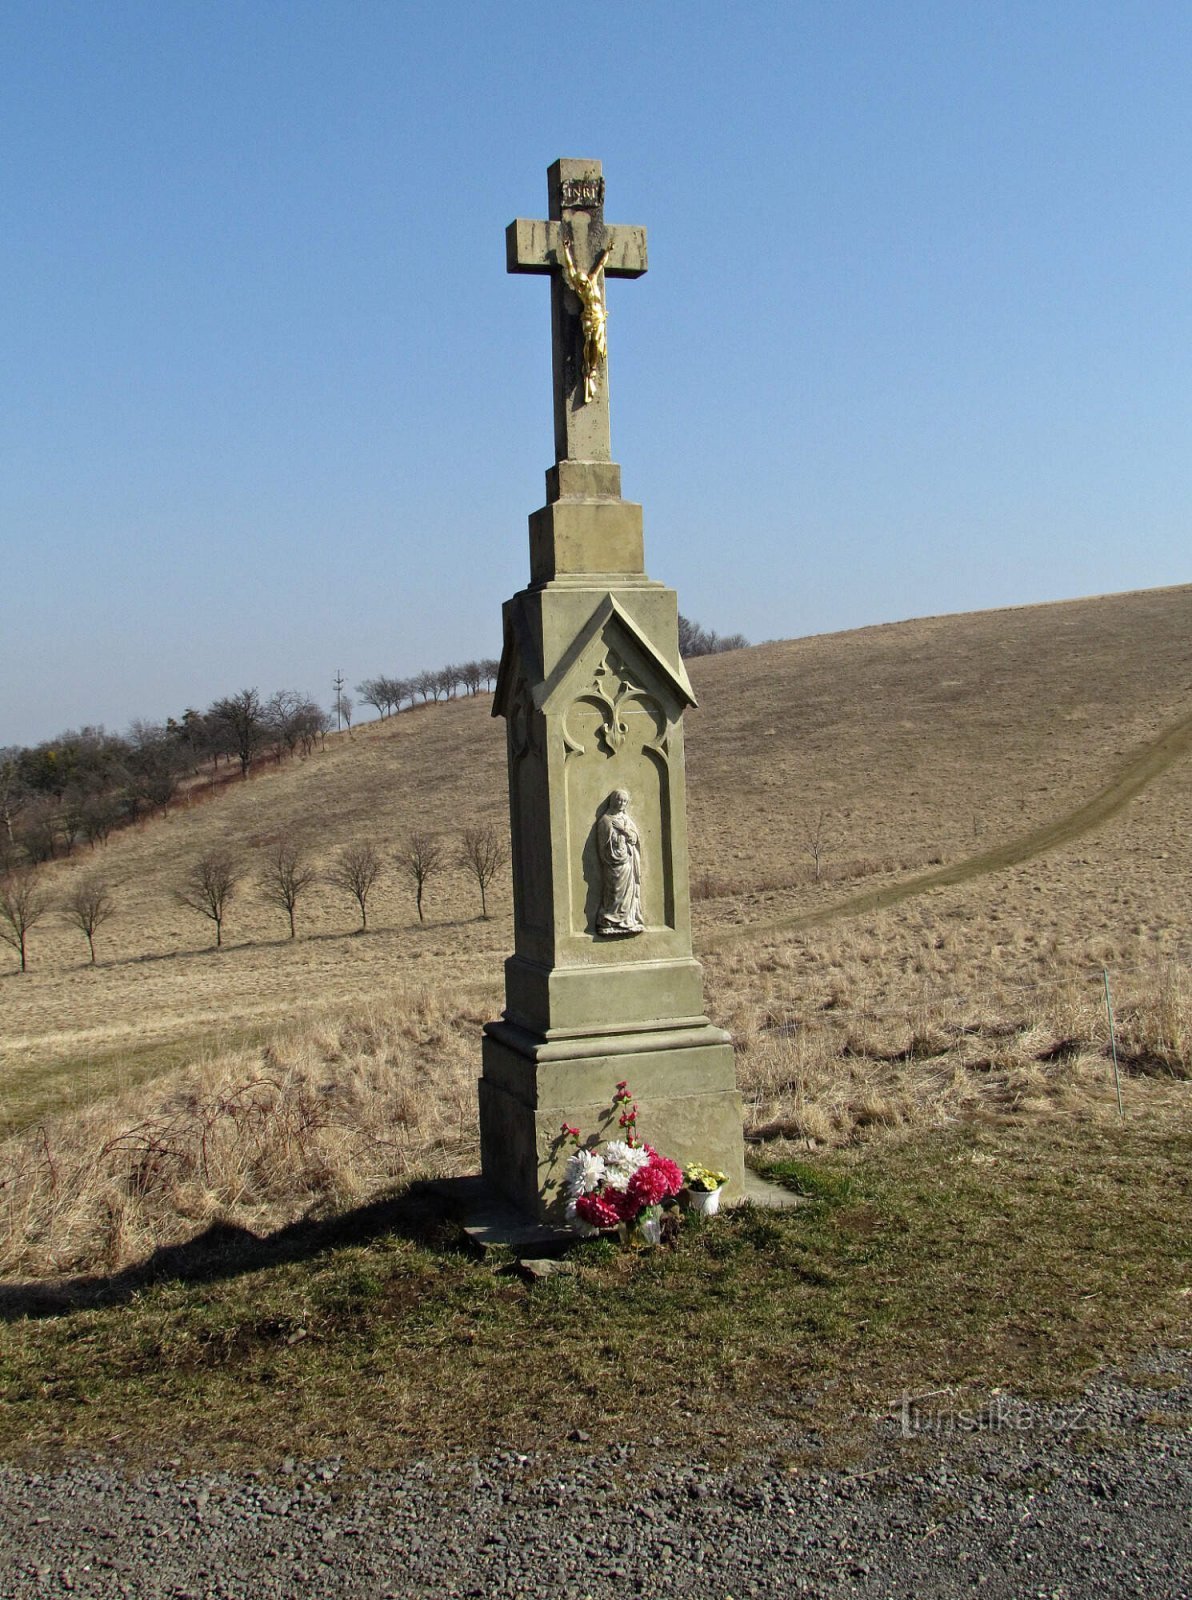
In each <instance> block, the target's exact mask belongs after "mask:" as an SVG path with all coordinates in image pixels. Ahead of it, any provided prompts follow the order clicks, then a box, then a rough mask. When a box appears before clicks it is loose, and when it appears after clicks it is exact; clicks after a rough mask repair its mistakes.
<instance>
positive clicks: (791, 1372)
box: [0, 1122, 1192, 1465]
mask: <svg viewBox="0 0 1192 1600" xmlns="http://www.w3.org/2000/svg"><path fill="white" fill-rule="evenodd" d="M768 1175H770V1176H772V1177H781V1178H782V1180H783V1181H785V1182H788V1183H790V1184H791V1185H792V1186H797V1187H798V1189H799V1192H801V1193H804V1194H807V1195H809V1197H810V1198H811V1199H812V1200H814V1201H815V1202H816V1203H814V1204H812V1205H808V1206H803V1207H799V1208H797V1209H795V1210H793V1211H789V1212H765V1211H759V1210H756V1209H753V1208H750V1207H745V1208H742V1209H741V1210H740V1211H738V1212H736V1213H733V1214H730V1215H728V1216H724V1217H722V1218H720V1219H717V1221H715V1222H714V1223H705V1224H703V1225H696V1224H689V1225H688V1226H686V1227H684V1228H683V1229H682V1231H681V1232H680V1234H679V1236H678V1237H677V1239H676V1240H675V1241H674V1242H673V1243H672V1244H671V1245H669V1246H664V1247H663V1248H660V1249H658V1250H654V1251H649V1252H638V1251H633V1252H626V1251H621V1250H618V1249H616V1248H614V1247H612V1246H610V1245H608V1244H607V1243H604V1242H599V1241H597V1242H592V1243H588V1244H584V1245H582V1246H580V1247H579V1248H577V1249H576V1250H575V1251H574V1252H573V1253H572V1255H571V1257H570V1258H569V1260H570V1264H571V1268H572V1270H571V1272H570V1273H569V1274H568V1275H566V1276H554V1277H551V1278H549V1279H547V1280H545V1281H543V1282H541V1283H536V1284H533V1285H528V1284H526V1283H524V1282H523V1281H522V1280H521V1278H520V1277H519V1276H518V1275H517V1274H516V1273H514V1272H512V1271H511V1270H510V1269H509V1267H508V1265H504V1266H502V1265H500V1264H499V1263H498V1264H494V1263H481V1262H477V1261H474V1260H472V1259H470V1258H469V1257H467V1256H466V1255H465V1254H464V1253H463V1252H462V1251H461V1250H460V1249H459V1248H458V1247H456V1246H453V1244H452V1238H453V1231H452V1228H451V1226H450V1224H449V1223H446V1222H444V1220H443V1219H442V1218H438V1219H436V1218H434V1217H433V1216H431V1215H430V1214H429V1213H428V1212H427V1210H426V1205H425V1202H423V1203H422V1208H421V1210H419V1209H418V1208H417V1207H414V1208H413V1209H411V1206H412V1204H413V1202H410V1203H405V1202H403V1201H402V1200H401V1199H400V1198H398V1199H397V1200H395V1201H394V1202H393V1204H392V1206H391V1207H389V1208H387V1207H386V1206H385V1205H378V1206H374V1207H371V1208H369V1210H368V1211H367V1212H366V1213H365V1212H362V1213H360V1214H359V1218H358V1219H357V1221H356V1223H355V1224H354V1226H355V1233H354V1234H353V1232H352V1228H353V1222H352V1219H345V1223H344V1231H343V1232H342V1233H341V1234H340V1235H339V1236H337V1237H335V1238H333V1239H331V1242H328V1240H329V1237H330V1236H329V1235H327V1234H326V1233H325V1232H324V1233H320V1232H319V1230H318V1229H317V1228H314V1227H312V1229H311V1230H310V1232H309V1233H304V1232H303V1230H302V1229H297V1230H289V1231H288V1232H287V1233H286V1235H285V1236H284V1240H281V1239H280V1238H279V1240H278V1241H273V1242H270V1241H266V1242H264V1243H263V1244H262V1243H261V1242H259V1241H256V1242H253V1241H248V1242H246V1241H245V1239H244V1237H243V1236H239V1235H236V1234H235V1232H234V1231H232V1230H229V1233H228V1237H226V1238H222V1237H220V1236H216V1237H214V1238H213V1239H212V1240H211V1241H209V1244H208V1248H207V1249H206V1252H205V1253H204V1250H203V1249H202V1248H199V1247H196V1249H195V1251H193V1252H191V1253H190V1254H189V1255H188V1254H187V1252H185V1251H183V1252H180V1253H175V1254H174V1255H172V1256H171V1257H170V1258H169V1259H168V1260H166V1261H163V1262H162V1263H160V1265H161V1269H162V1272H163V1273H164V1274H165V1275H164V1276H162V1277H161V1278H160V1279H159V1281H157V1282H139V1281H138V1280H137V1277H136V1275H135V1274H134V1275H125V1276H123V1277H121V1278H120V1279H113V1280H107V1281H103V1280H100V1281H97V1282H94V1283H92V1284H90V1285H87V1286H85V1287H81V1286H75V1288H74V1290H73V1291H72V1292H73V1294H74V1296H75V1301H74V1304H73V1306H72V1307H71V1308H70V1309H58V1310H56V1311H55V1310H54V1309H53V1308H52V1306H51V1305H50V1304H49V1302H48V1301H46V1299H45V1298H44V1296H43V1297H42V1299H41V1301H40V1302H39V1301H38V1295H37V1291H35V1290H33V1289H32V1288H30V1289H28V1290H22V1289H21V1288H20V1286H16V1285H11V1284H10V1285H0V1307H2V1308H3V1309H5V1310H6V1314H7V1315H8V1317H9V1318H10V1320H9V1321H8V1322H7V1324H6V1325H3V1326H0V1341H2V1344H0V1452H2V1453H3V1454H5V1455H7V1456H10V1457H11V1456H15V1455H21V1454H30V1453H32V1454H33V1455H41V1456H45V1455H50V1456H54V1455H58V1454H60V1453H61V1452H63V1451H76V1450H80V1449H88V1450H92V1449H100V1450H104V1451H110V1452H112V1453H115V1454H117V1455H120V1456H122V1457H125V1458H131V1459H137V1460H145V1459H161V1458H163V1457H173V1456H180V1457H182V1458H184V1459H186V1460H188V1461H204V1462H211V1461H223V1462H226V1463H229V1464H232V1463H236V1462H250V1461H251V1462H254V1463H256V1462H260V1463H264V1464H266V1465H269V1464H271V1463H275V1462H276V1461H277V1460H279V1459H280V1458H281V1457H282V1456H283V1455H285V1454H298V1455H305V1456H319V1455H323V1454H335V1455H342V1456H344V1457H346V1458H348V1460H349V1461H353V1462H355V1463H357V1464H360V1465H363V1464H365V1463H368V1464H382V1463H384V1462H386V1461H392V1460H394V1459H398V1458H400V1457H402V1456H404V1455H407V1454H409V1453H411V1452H421V1451H426V1450H428V1449H435V1448H439V1447H444V1446H455V1445H465V1444H468V1445H477V1446H481V1447H483V1446H485V1445H486V1444H497V1443H502V1444H505V1445H509V1446H511V1447H514V1448H519V1449H527V1450H528V1449H531V1448H535V1447H538V1446H541V1445H543V1444H548V1443H552V1442H556V1441H558V1440H561V1439H563V1438H565V1437H566V1435H567V1433H568V1432H569V1431H570V1430H571V1429H573V1428H577V1427H578V1428H584V1429H586V1430H587V1431H589V1432H590V1433H591V1434H592V1435H593V1438H594V1439H599V1438H600V1437H602V1436H603V1435H605V1434H609V1435H612V1434H615V1435H616V1436H617V1437H638V1438H643V1439H652V1438H655V1437H657V1436H664V1437H666V1438H668V1439H670V1440H671V1441H673V1442H674V1443H675V1444H676V1445H677V1446H679V1447H684V1446H689V1447H690V1448H691V1449H692V1450H694V1451H697V1452H699V1453H700V1454H703V1455H707V1454H709V1453H712V1454H715V1453H717V1452H721V1451H732V1450H734V1449H736V1448H737V1447H738V1446H740V1445H742V1444H743V1443H745V1442H746V1441H747V1440H748V1439H749V1438H750V1437H751V1436H752V1434H753V1433H754V1432H755V1431H756V1428H757V1426H758V1422H757V1419H758V1418H759V1417H764V1418H765V1419H766V1420H765V1426H766V1428H767V1429H768V1430H769V1433H768V1436H769V1438H770V1439H771V1440H773V1438H774V1431H773V1430H774V1428H775V1426H777V1427H778V1428H779V1430H781V1428H782V1427H783V1425H784V1420H787V1419H789V1425H790V1428H791V1435H792V1442H793V1441H794V1438H795V1435H796V1433H797V1431H798V1430H799V1429H801V1428H802V1427H805V1426H806V1425H807V1423H808V1422H809V1421H811V1420H813V1419H814V1420H816V1421H818V1422H819V1423H820V1425H830V1424H831V1423H832V1422H833V1421H834V1420H835V1421H836V1422H841V1421H843V1419H844V1418H846V1417H847V1416H849V1415H850V1414H853V1413H855V1412H857V1411H861V1412H872V1411H873V1410H875V1409H881V1408H883V1407H884V1406H887V1405H890V1406H893V1405H894V1404H895V1403H896V1402H897V1400H898V1397H899V1396H900V1395H901V1392H902V1391H903V1390H904V1389H911V1390H912V1391H915V1392H921V1391H924V1390H927V1389H931V1388H938V1387H943V1386H944V1385H960V1386H968V1387H970V1388H972V1387H975V1388H978V1389H979V1388H982V1387H984V1388H986V1389H988V1388H989V1387H992V1386H993V1385H994V1384H1004V1385H1007V1386H1010V1387H1013V1388H1014V1389H1015V1390H1017V1391H1018V1392H1019V1393H1023V1394H1026V1395H1037V1396H1042V1395H1058V1394H1062V1393H1064V1392H1068V1391H1069V1390H1070V1389H1071V1387H1072V1386H1073V1385H1075V1384H1076V1383H1077V1382H1078V1381H1079V1380H1080V1379H1081V1378H1082V1377H1083V1376H1084V1375H1086V1374H1087V1373H1088V1371H1089V1370H1090V1369H1092V1368H1094V1367H1096V1366H1097V1365H1099V1364H1101V1363H1103V1362H1105V1361H1107V1360H1124V1359H1128V1357H1129V1356H1130V1354H1131V1353H1132V1352H1135V1351H1138V1350H1142V1349H1145V1348H1146V1346H1147V1345H1148V1344H1151V1343H1154V1342H1156V1341H1163V1340H1167V1341H1175V1340H1178V1339H1180V1338H1184V1337H1186V1336H1187V1332H1188V1298H1187V1296H1186V1294H1181V1292H1180V1291H1181V1290H1185V1289H1186V1286H1187V1282H1188V1278H1187V1260H1186V1255H1187V1240H1188V1238H1189V1237H1190V1236H1192V1215H1190V1207H1189V1195H1190V1194H1192V1182H1190V1181H1189V1180H1190V1179H1192V1150H1190V1149H1189V1147H1188V1141H1187V1140H1186V1139H1183V1138H1177V1137H1176V1136H1175V1135H1171V1134H1164V1133H1160V1132H1155V1133H1148V1132H1147V1131H1145V1130H1142V1129H1137V1128H1130V1127H1127V1128H1125V1129H1118V1128H1111V1127H1106V1128H1102V1127H1100V1126H1097V1125H1092V1124H1089V1125H1081V1126H1072V1125H1063V1124H1060V1123H1058V1122H1056V1123H1054V1124H1043V1123H1035V1124H1034V1125H1032V1126H1030V1127H1029V1128H1028V1127H1021V1128H1008V1129H1007V1128H996V1129H995V1128H973V1129H969V1130H965V1131H961V1132H953V1133H951V1134H948V1135H941V1134H935V1135H932V1136H930V1137H923V1136H920V1137H917V1138H915V1139H913V1140H911V1139H908V1140H905V1141H903V1142H887V1143H883V1144H876V1145H874V1146H872V1147H869V1148H868V1149H863V1150H860V1151H852V1152H837V1153H833V1154H830V1155H825V1157H824V1158H823V1159H822V1160H816V1161H814V1162H799V1163H781V1164H776V1165H775V1166H773V1167H771V1168H770V1169H768ZM179 1271H183V1272H185V1273H188V1274H190V1276H183V1277H181V1278H180V1277H178V1276H170V1275H169V1274H170V1272H174V1273H175V1274H176V1273H177V1272H179ZM22 1311H24V1312H26V1313H27V1314H25V1315H21V1314H20V1313H21V1312H22ZM817 1396H818V1397H819V1398H818V1401H817V1402H816V1404H817V1406H818V1410H817V1409H815V1407H812V1408H811V1409H809V1404H808V1401H809V1397H810V1398H811V1399H813V1400H814V1399H815V1397H817Z"/></svg>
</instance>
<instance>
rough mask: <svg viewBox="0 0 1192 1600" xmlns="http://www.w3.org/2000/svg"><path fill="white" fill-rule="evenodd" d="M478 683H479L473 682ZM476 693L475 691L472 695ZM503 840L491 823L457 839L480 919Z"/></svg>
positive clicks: (500, 859)
mask: <svg viewBox="0 0 1192 1600" xmlns="http://www.w3.org/2000/svg"><path fill="white" fill-rule="evenodd" d="M477 681H479V680H477ZM473 692H474V693H475V692H478V690H475V691H473ZM505 857H506V849H505V840H504V838H503V836H502V834H501V833H500V831H499V830H498V829H497V828H496V826H495V825H494V824H493V823H491V822H486V823H483V824H480V825H478V826H476V827H474V828H465V829H464V831H463V833H462V834H461V835H460V843H459V852H458V854H457V856H456V862H457V864H458V865H459V866H461V867H462V868H463V869H464V871H465V872H470V873H471V874H472V876H473V877H474V878H475V880H476V884H477V887H478V888H479V890H480V915H481V916H482V917H485V918H487V916H488V890H489V888H490V887H491V885H492V883H493V881H494V879H495V878H496V877H497V874H498V873H499V872H501V871H502V870H503V868H504V866H505Z"/></svg>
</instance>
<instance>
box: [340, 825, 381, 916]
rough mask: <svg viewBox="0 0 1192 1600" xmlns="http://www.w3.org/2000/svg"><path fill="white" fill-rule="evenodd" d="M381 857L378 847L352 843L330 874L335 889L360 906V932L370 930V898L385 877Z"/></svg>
mask: <svg viewBox="0 0 1192 1600" xmlns="http://www.w3.org/2000/svg"><path fill="white" fill-rule="evenodd" d="M381 870H382V869H381V858H380V856H379V855H378V854H377V852H376V850H375V848H374V847H373V846H372V845H371V844H369V843H367V841H366V842H365V843H364V844H348V845H345V846H344V847H343V849H342V850H341V851H340V853H339V855H338V856H337V857H336V859H335V863H334V865H333V866H332V867H331V870H330V871H329V872H328V874H327V882H328V883H329V884H330V885H331V887H332V888H333V889H342V890H343V892H344V893H345V894H349V895H351V897H352V899H353V900H355V902H356V904H357V905H358V906H359V907H360V931H361V933H363V932H364V931H365V930H366V929H367V927H368V897H369V895H370V894H371V893H372V892H373V889H374V887H375V886H376V882H377V879H378V878H379V877H380V876H381Z"/></svg>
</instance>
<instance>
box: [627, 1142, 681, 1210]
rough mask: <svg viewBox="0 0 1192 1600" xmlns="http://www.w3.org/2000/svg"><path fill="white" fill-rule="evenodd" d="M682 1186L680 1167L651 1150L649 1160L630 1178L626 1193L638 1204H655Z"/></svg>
mask: <svg viewBox="0 0 1192 1600" xmlns="http://www.w3.org/2000/svg"><path fill="white" fill-rule="evenodd" d="M647 1148H648V1146H647ZM682 1187H683V1174H682V1172H681V1171H680V1169H679V1168H678V1167H677V1166H676V1165H675V1163H674V1162H673V1161H668V1160H667V1158H666V1156H660V1155H659V1154H658V1152H657V1151H656V1150H652V1151H651V1152H650V1159H649V1162H648V1163H647V1164H646V1165H645V1166H644V1167H640V1168H639V1169H638V1170H637V1171H636V1172H635V1173H634V1174H633V1176H632V1178H630V1180H629V1187H628V1190H627V1193H628V1194H629V1195H630V1196H631V1197H632V1198H633V1199H635V1200H636V1201H637V1202H638V1204H639V1206H656V1205H660V1204H661V1203H662V1201H663V1200H665V1199H666V1197H667V1195H670V1194H678V1192H679V1190H680V1189H681V1188H682Z"/></svg>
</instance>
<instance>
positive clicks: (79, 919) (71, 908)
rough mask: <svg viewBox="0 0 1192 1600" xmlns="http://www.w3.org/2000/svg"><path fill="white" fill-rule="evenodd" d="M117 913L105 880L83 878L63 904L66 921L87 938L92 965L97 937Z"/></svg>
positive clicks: (92, 963)
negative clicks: (99, 931) (105, 924)
mask: <svg viewBox="0 0 1192 1600" xmlns="http://www.w3.org/2000/svg"><path fill="white" fill-rule="evenodd" d="M115 912H116V902H115V901H114V900H113V899H112V892H111V890H110V889H109V887H108V885H107V883H106V882H105V881H104V879H103V878H95V877H90V878H83V879H81V880H80V882H78V883H77V884H75V886H74V888H73V889H72V890H71V891H70V893H69V894H68V895H67V897H66V899H65V900H64V901H63V902H62V913H63V915H64V916H65V917H66V920H67V921H68V922H69V923H70V924H71V926H72V927H75V928H77V929H78V930H79V932H80V933H81V934H83V935H84V936H85V937H86V940H87V948H88V950H90V952H91V965H92V966H94V965H95V935H96V933H97V931H98V930H99V929H100V928H101V927H102V926H103V925H104V923H105V922H109V921H110V920H111V919H112V917H113V916H114V915H115Z"/></svg>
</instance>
